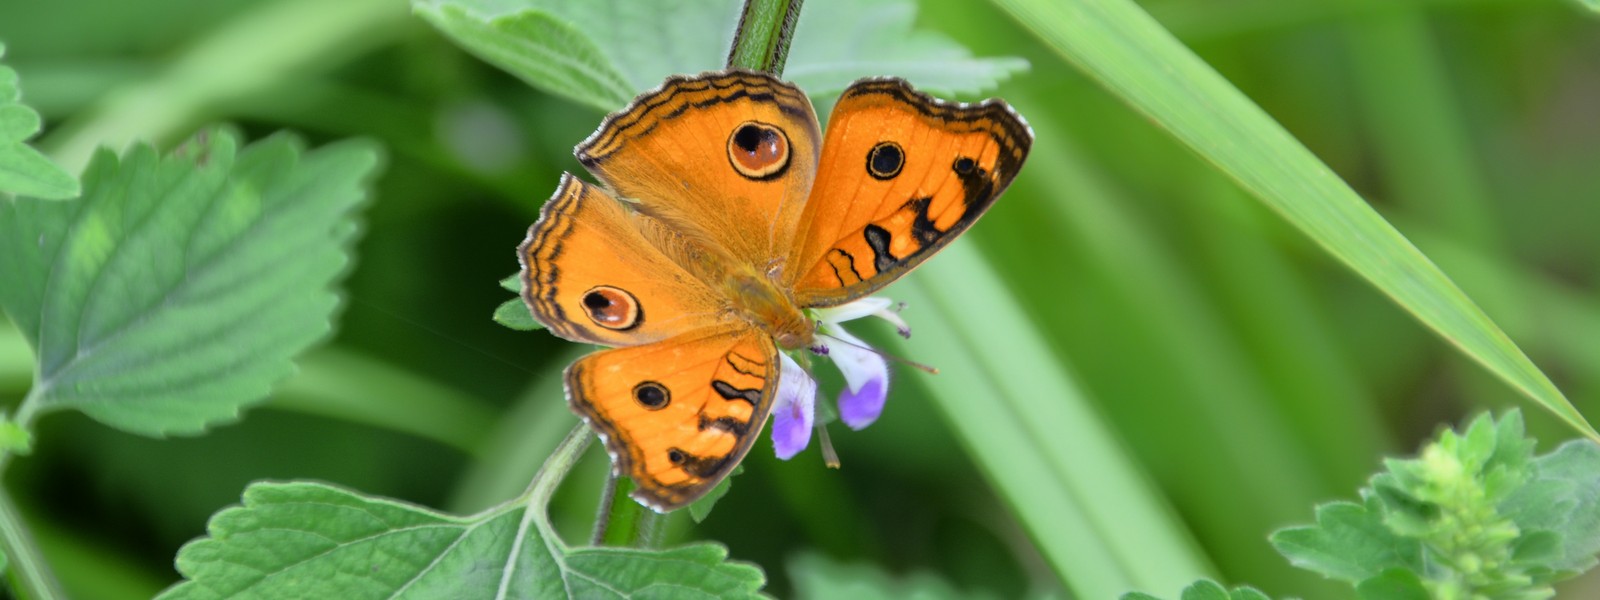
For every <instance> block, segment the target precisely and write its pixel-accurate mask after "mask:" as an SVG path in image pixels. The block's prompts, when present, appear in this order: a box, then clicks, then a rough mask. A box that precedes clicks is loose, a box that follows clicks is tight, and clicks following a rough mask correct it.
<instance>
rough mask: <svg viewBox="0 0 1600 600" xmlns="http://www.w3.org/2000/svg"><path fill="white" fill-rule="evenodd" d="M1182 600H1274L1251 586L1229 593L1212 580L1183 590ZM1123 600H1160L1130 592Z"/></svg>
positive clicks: (1241, 587)
mask: <svg viewBox="0 0 1600 600" xmlns="http://www.w3.org/2000/svg"><path fill="white" fill-rule="evenodd" d="M1179 598H1180V599H1181V600H1272V598H1271V597H1270V596H1268V595H1266V594H1263V593H1261V590H1257V589H1255V588H1252V587H1249V586H1240V587H1236V588H1234V589H1233V590H1232V591H1229V590H1228V589H1227V588H1225V587H1222V585H1221V584H1219V583H1217V582H1215V581H1212V580H1210V579H1202V580H1200V581H1196V582H1194V583H1192V584H1190V585H1189V587H1186V588H1183V595H1182V596H1180V597H1179ZM1121 600H1160V598H1159V597H1157V596H1152V595H1150V594H1146V593H1144V592H1129V593H1126V594H1123V595H1122V598H1121Z"/></svg>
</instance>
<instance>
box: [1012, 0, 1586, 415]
mask: <svg viewBox="0 0 1600 600" xmlns="http://www.w3.org/2000/svg"><path fill="white" fill-rule="evenodd" d="M995 3H996V4H997V5H999V6H1000V7H1001V8H1003V9H1005V10H1006V11H1008V12H1010V13H1011V14H1012V15H1013V16H1014V17H1015V18H1016V19H1017V21H1018V22H1020V23H1022V24H1023V25H1024V26H1025V27H1027V28H1028V29H1030V30H1031V31H1033V32H1034V34H1035V35H1037V36H1038V37H1039V38H1040V39H1041V40H1043V41H1044V42H1045V43H1046V44H1048V45H1049V46H1050V47H1051V48H1052V49H1054V50H1055V51H1056V52H1057V53H1059V54H1061V55H1062V56H1063V57H1065V58H1066V59H1067V60H1069V61H1071V62H1073V63H1074V64H1076V65H1078V66H1079V67H1080V68H1082V69H1083V70H1084V71H1085V72H1087V73H1088V74H1089V75H1090V76H1091V77H1093V78H1095V79H1096V80H1098V81H1099V82H1100V84H1101V85H1103V86H1105V87H1106V88H1107V89H1108V90H1110V91H1111V92H1112V93H1113V94H1115V95H1116V96H1118V97H1120V98H1122V99H1123V101H1125V102H1127V103H1128V104H1129V105H1131V106H1132V107H1133V108H1134V109H1136V110H1138V111H1139V112H1141V113H1143V114H1144V115H1146V116H1148V117H1149V118H1150V119H1152V120H1153V121H1155V122H1156V123H1157V124H1158V125H1160V126H1161V127H1162V128H1164V129H1166V130H1167V131H1168V132H1169V133H1171V134H1172V135H1173V136H1175V137H1177V138H1178V139H1179V140H1180V141H1182V142H1183V143H1184V144H1186V145H1188V146H1189V147H1190V148H1192V149H1193V150H1194V151H1195V152H1197V153H1199V154H1200V155H1201V156H1202V157H1203V158H1205V159H1206V160H1208V161H1210V162H1212V163H1213V164H1215V165H1216V166H1217V167H1218V168H1219V169H1221V170H1222V171H1223V172H1224V173H1227V174H1228V176H1230V177H1232V178H1233V179H1234V180H1236V181H1238V182H1239V184H1240V185H1241V186H1242V187H1244V189H1246V190H1248V191H1249V192H1250V193H1251V194H1252V195H1254V196H1256V197H1257V198H1258V199H1260V200H1261V201H1262V202H1264V203H1265V204H1266V205H1267V206H1269V207H1271V208H1272V209H1273V210H1275V211H1277V212H1278V213H1279V214H1280V215H1282V216H1283V217H1284V218H1285V219H1287V220H1288V221H1289V222H1290V223H1292V224H1294V225H1295V226H1296V227H1298V228H1299V229H1300V230H1302V231H1303V232H1305V233H1306V234H1307V235H1308V236H1310V237H1311V239H1312V240H1314V241H1316V242H1317V243H1318V244H1319V245H1321V246H1322V247H1323V249H1324V250H1326V251H1328V252H1329V253H1330V254H1332V255H1333V256H1335V257H1337V258H1338V259H1339V260H1341V261H1343V262H1344V263H1345V264H1346V265H1348V266H1349V267H1350V268H1351V269H1353V270H1355V271H1356V272H1357V273H1359V274H1361V275H1362V276H1363V277H1365V278H1367V280H1369V281H1370V282H1372V284H1373V285H1375V286H1377V288H1378V289H1379V290H1380V291H1382V292H1383V293H1385V294H1387V295H1388V296H1390V297H1391V298H1393V299H1394V300H1395V302H1397V303H1399V304H1400V306H1402V307H1403V308H1405V309H1406V310H1407V311H1410V312H1411V313H1412V314H1413V315H1415V316H1416V317H1417V319H1418V320H1420V321H1422V322H1423V323H1424V324H1426V325H1427V326H1428V327H1430V328H1432V329H1433V330H1434V331H1435V332H1437V333H1438V334H1439V335H1441V336H1443V337H1444V338H1445V339H1446V340H1447V341H1449V342H1450V343H1452V344H1453V345H1455V346H1456V347H1457V348H1459V349H1460V350H1461V351H1462V352H1463V353H1464V354H1466V355H1467V356H1469V357H1471V358H1472V359H1474V360H1476V361H1478V362H1479V363H1480V364H1482V365H1484V366H1485V367H1486V368H1488V369H1489V370H1490V371H1491V372H1493V373H1494V374H1495V375H1497V376H1499V377H1500V378H1501V379H1503V380H1504V381H1505V382H1506V383H1508V384H1510V385H1511V386H1512V387H1513V388H1515V389H1517V390H1518V391H1520V392H1521V393H1523V394H1524V395H1526V396H1528V397H1529V398H1531V399H1533V400H1534V401H1535V402H1536V403H1538V404H1539V405H1541V406H1544V407H1545V408H1547V409H1549V410H1550V411H1552V412H1554V413H1555V414H1556V415H1557V416H1559V417H1560V418H1561V419H1562V420H1564V421H1566V422H1567V423H1568V424H1570V425H1572V427H1574V428H1575V429H1577V430H1578V431H1579V432H1581V433H1583V434H1584V435H1586V436H1589V437H1591V438H1593V439H1596V440H1600V433H1596V432H1595V430H1594V428H1592V427H1591V426H1590V425H1589V423H1588V422H1587V421H1586V420H1584V418H1583V416H1582V415H1581V414H1580V413H1578V411H1577V410H1576V409H1575V408H1573V406H1572V404H1571V403H1570V402H1568V401H1567V399H1566V397H1565V396H1564V395H1562V393H1561V391H1560V390H1558V389H1556V387H1555V385H1554V384H1552V383H1551V382H1550V380H1549V378H1548V377H1546V376H1545V374H1544V373H1543V372H1542V371H1540V370H1539V368H1538V367H1536V366H1534V364H1533V362H1532V361H1530V360H1528V357H1527V356H1526V355H1524V354H1523V353H1522V350H1521V349H1519V348H1517V346H1516V344H1515V343H1513V342H1512V341H1511V339H1510V338H1509V337H1507V336H1506V335H1505V333H1504V332H1502V331H1501V330H1500V328H1499V326H1497V325H1495V323H1494V322H1493V321H1491V320H1490V319H1489V317H1488V316H1487V315H1485V314H1484V313H1483V311H1482V310H1480V309H1479V308H1478V307H1477V305H1475V304H1473V302H1472V300H1470V299H1469V298H1467V296H1466V294H1464V293H1462V291H1461V290H1460V289H1459V288H1457V287H1456V285H1455V284H1454V283H1453V282H1451V281H1450V279H1449V278H1448V277H1446V276H1445V275H1444V273H1443V272H1442V271H1440V270H1439V268H1438V267H1436V266H1434V264H1433V263H1432V262H1430V261H1429V260H1428V259H1427V257H1425V256H1423V254H1422V253H1421V252H1420V251H1418V250H1417V249H1416V247H1415V246H1413V245H1411V243H1410V242H1409V241H1407V240H1406V239H1405V237H1404V236H1402V235H1400V233H1399V232H1398V231H1396V230H1395V229H1394V227H1392V226H1390V225H1389V223H1388V222H1386V221H1384V220H1383V218H1382V217H1381V216H1379V215H1378V214H1377V213H1376V212H1375V211H1373V210H1372V208H1371V207H1369V206H1368V205H1367V204H1366V203H1365V202H1364V201H1362V199H1361V197H1360V196H1358V195H1357V194H1356V193H1355V192H1354V191H1353V190H1351V189H1350V187H1349V186H1348V185H1346V184H1345V183H1344V182H1343V181H1341V180H1340V179H1339V178H1338V176H1336V175H1334V173H1333V172H1332V171H1331V170H1330V169H1328V167H1327V166H1326V165H1324V164H1323V163H1322V162H1321V161H1320V160H1318V159H1317V158H1316V157H1315V156H1313V155H1312V154H1311V153H1310V151H1308V150H1307V149H1306V148H1305V147H1304V146H1303V145H1301V144H1300V143H1299V142H1298V141H1297V140H1295V139H1294V138H1293V137H1292V136H1290V135H1289V134H1288V132H1286V131H1284V129H1283V128H1282V127H1281V126H1279V125H1278V124H1277V123H1276V122H1274V121H1273V120H1272V118H1271V117H1269V116H1267V114H1266V113H1265V112H1263V111H1262V110H1261V109H1260V108H1259V107H1257V106H1256V105H1255V104H1254V103H1252V102H1251V101H1250V100H1249V99H1248V98H1246V97H1245V96H1244V95H1243V94H1242V93H1240V92H1239V90H1238V89H1236V88H1234V87H1233V86H1232V85H1231V84H1229V83H1228V82H1227V80H1225V79H1223V78H1222V77H1221V76H1220V75H1218V74H1217V72H1216V71H1215V70H1213V69H1212V68H1211V67H1210V66H1209V65H1207V64H1205V62H1203V61H1201V60H1200V59H1199V58H1198V57H1196V56H1195V55H1194V54H1193V53H1192V52H1190V51H1189V50H1188V49H1187V48H1185V47H1184V46H1183V45H1182V44H1180V43H1179V42H1178V41H1177V39H1175V38H1174V37H1173V36H1172V34H1171V33H1169V32H1167V31H1166V30H1165V29H1162V28H1161V26H1160V25H1159V24H1158V23H1156V22H1155V20H1154V19H1151V18H1150V16H1149V15H1148V14H1145V13H1144V11H1143V10H1141V9H1140V8H1139V7H1138V6H1137V5H1136V4H1134V3H1133V2H1129V1H1127V0H1078V1H1075V2H1070V3H1062V2H1053V1H1050V0H995Z"/></svg>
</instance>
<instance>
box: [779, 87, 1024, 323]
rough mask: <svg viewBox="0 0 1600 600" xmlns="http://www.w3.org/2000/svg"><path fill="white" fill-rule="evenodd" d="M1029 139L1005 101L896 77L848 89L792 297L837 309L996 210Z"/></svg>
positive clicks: (808, 211)
mask: <svg viewBox="0 0 1600 600" xmlns="http://www.w3.org/2000/svg"><path fill="white" fill-rule="evenodd" d="M1032 145H1033V132H1032V130H1030V129H1029V128H1028V125H1027V123H1025V122H1024V121H1023V120H1022V118H1021V117H1020V116H1018V115H1017V113H1015V112H1014V111H1012V110H1011V107H1009V106H1007V105H1006V104H1005V102H1002V101H1000V100H994V99H991V100H986V101H984V102H980V103H977V104H972V105H967V104H955V103H946V102H944V101H941V100H938V99H935V98H933V97H930V96H927V95H925V94H922V93H920V92H917V91H916V90H914V89H912V87H911V86H910V85H909V84H907V83H906V82H905V81H903V80H900V79H894V78H882V79H866V80H862V81H858V82H856V83H855V84H853V85H851V86H850V88H849V89H848V90H846V91H845V92H844V95H843V96H841V97H840V99H839V102H838V104H836V105H834V109H833V114H832V116H831V117H830V119H829V121H828V133H827V139H826V141H825V142H824V144H823V155H822V159H821V163H820V165H819V167H818V171H817V181H816V184H815V186H813V188H812V190H811V197H810V199H809V200H808V201H807V202H806V204H805V209H804V212H803V213H802V215H801V217H800V223H799V226H798V235H797V238H796V239H797V241H796V244H795V246H794V247H793V250H792V251H791V253H790V254H789V259H788V263H787V264H789V265H793V266H794V267H793V269H792V270H791V271H789V272H788V277H789V281H788V282H789V284H790V285H791V286H792V289H794V290H795V296H796V301H797V302H798V303H799V304H800V305H801V306H833V305H836V304H842V303H844V302H848V301H850V300H854V299H856V298H860V297H862V296H866V295H868V294H871V293H872V292H874V291H876V290H878V289H879V288H882V287H883V286H885V285H888V284H889V283H890V282H891V281H894V280H895V279H898V278H899V277H900V276H901V275H904V274H905V273H907V272H909V271H910V270H911V269H913V268H915V267H916V266H917V265H918V264H921V263H922V261H924V260H927V258H928V257H929V256H932V255H933V254H934V253H936V252H938V251H939V249H940V248H943V247H944V246H945V245H946V244H949V243H950V242H951V241H952V240H954V239H955V238H956V237H957V236H959V235H961V232H963V231H966V230H967V228H968V227H971V226H972V224H973V223H974V222H975V221H977V220H978V217H979V216H982V215H983V213H984V212H985V211H987V210H988V209H989V206H990V205H992V204H993V203H994V201H995V199H996V198H998V197H999V196H1000V193H1001V192H1003V191H1005V188H1006V186H1007V185H1009V184H1010V183H1011V180H1012V178H1014V177H1016V175H1017V171H1018V170H1019V169H1021V168H1022V162H1023V160H1024V159H1025V158H1026V157H1027V155H1028V149H1029V147H1031V146H1032Z"/></svg>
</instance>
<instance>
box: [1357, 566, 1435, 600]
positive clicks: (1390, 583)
mask: <svg viewBox="0 0 1600 600" xmlns="http://www.w3.org/2000/svg"><path fill="white" fill-rule="evenodd" d="M1356 594H1358V595H1359V596H1361V600H1428V589H1427V588H1426V587H1423V585H1422V579H1421V578H1419V577H1417V574H1416V573H1413V572H1411V571H1408V570H1406V569H1387V570H1385V571H1384V572H1383V573H1381V574H1379V575H1377V576H1376V577H1372V578H1370V579H1367V580H1365V581H1362V582H1361V583H1358V584H1356Z"/></svg>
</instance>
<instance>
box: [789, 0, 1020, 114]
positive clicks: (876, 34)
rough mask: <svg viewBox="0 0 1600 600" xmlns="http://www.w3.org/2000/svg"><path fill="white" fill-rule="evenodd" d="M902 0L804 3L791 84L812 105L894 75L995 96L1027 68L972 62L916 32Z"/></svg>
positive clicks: (936, 37)
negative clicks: (852, 86) (811, 100)
mask: <svg viewBox="0 0 1600 600" xmlns="http://www.w3.org/2000/svg"><path fill="white" fill-rule="evenodd" d="M916 17H917V6H916V4H915V3H913V2H907V1H905V0H807V1H806V3H805V9H804V10H802V11H801V13H800V22H799V23H798V24H797V25H796V26H795V32H794V45H793V46H791V47H790V50H789V66H788V67H787V68H786V69H785V70H784V72H783V75H784V77H785V78H786V79H789V80H790V81H793V82H794V83H795V85H798V86H800V89H803V90H805V91H806V94H809V95H810V96H811V97H813V98H819V99H825V100H830V101H831V100H832V98H833V97H834V96H836V95H838V94H839V92H842V91H844V89H845V88H846V87H849V85H850V82H852V81H855V80H857V79H860V78H862V77H876V76H882V75H893V76H895V77H900V78H902V79H905V80H907V81H910V82H911V83H912V84H914V85H916V86H917V87H918V88H921V89H922V90H923V91H925V92H930V93H934V94H943V95H951V94H976V93H980V92H982V91H984V90H988V89H993V88H994V87H995V86H996V85H999V84H1000V82H1002V81H1005V80H1006V79H1009V78H1010V77H1011V76H1012V75H1013V74H1017V73H1021V72H1023V71H1027V70H1028V61H1026V60H1023V59H1021V58H1017V57H1013V56H1008V57H1000V58H974V57H973V56H972V53H971V52H969V51H968V50H967V49H966V48H964V47H962V46H961V45H960V44H958V43H956V42H955V41H954V40H952V39H950V38H949V37H948V36H946V35H944V34H943V33H940V32H937V31H930V30H926V29H922V30H919V29H916V28H915V27H914V26H915V24H916Z"/></svg>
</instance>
